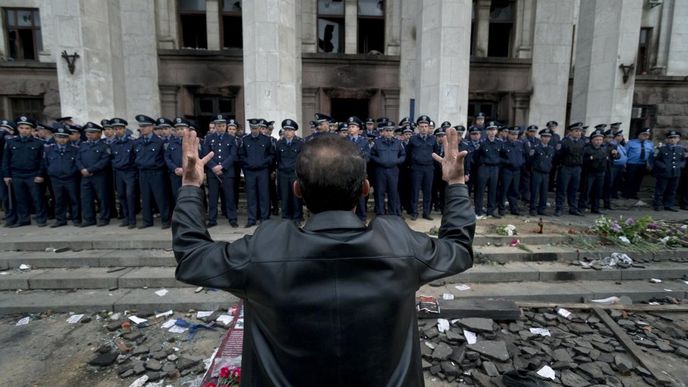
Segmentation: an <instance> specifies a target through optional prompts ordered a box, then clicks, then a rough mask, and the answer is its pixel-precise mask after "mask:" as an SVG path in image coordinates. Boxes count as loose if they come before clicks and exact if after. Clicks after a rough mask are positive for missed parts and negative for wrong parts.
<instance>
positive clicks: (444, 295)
mask: <svg viewBox="0 0 688 387" xmlns="http://www.w3.org/2000/svg"><path fill="white" fill-rule="evenodd" d="M442 299H443V300H453V299H454V295H453V294H451V293H442Z"/></svg>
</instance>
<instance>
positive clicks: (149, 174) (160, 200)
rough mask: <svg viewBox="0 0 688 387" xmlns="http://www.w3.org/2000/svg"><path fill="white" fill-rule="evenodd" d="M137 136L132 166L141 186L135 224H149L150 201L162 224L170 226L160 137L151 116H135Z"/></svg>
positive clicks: (164, 227) (145, 226)
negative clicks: (139, 217) (138, 220)
mask: <svg viewBox="0 0 688 387" xmlns="http://www.w3.org/2000/svg"><path fill="white" fill-rule="evenodd" d="M136 121H137V122H138V124H139V130H140V131H141V136H140V137H139V138H138V139H137V140H136V145H135V150H136V158H135V162H136V166H137V168H138V170H139V186H140V187H141V202H142V208H141V212H142V215H143V224H142V225H141V226H139V228H147V227H151V226H153V203H155V205H156V206H157V208H158V209H159V210H160V221H161V222H162V228H163V229H167V228H170V208H169V204H168V202H167V196H168V194H167V192H166V187H167V184H166V182H167V180H168V179H167V171H166V165H165V147H164V143H163V140H162V139H161V138H159V137H158V136H156V135H155V134H154V133H153V128H154V125H155V120H154V119H152V118H150V117H148V116H145V115H143V114H139V115H137V116H136Z"/></svg>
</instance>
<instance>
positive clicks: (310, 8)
mask: <svg viewBox="0 0 688 387" xmlns="http://www.w3.org/2000/svg"><path fill="white" fill-rule="evenodd" d="M298 4H299V5H300V7H301V10H300V11H299V12H298V14H300V15H301V50H302V52H309V53H310V52H318V34H317V31H318V0H301V1H299V2H298Z"/></svg>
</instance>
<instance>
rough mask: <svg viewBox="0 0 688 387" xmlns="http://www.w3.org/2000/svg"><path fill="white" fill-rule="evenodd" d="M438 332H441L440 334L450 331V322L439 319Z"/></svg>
mask: <svg viewBox="0 0 688 387" xmlns="http://www.w3.org/2000/svg"><path fill="white" fill-rule="evenodd" d="M437 330H438V331H440V333H443V332H446V331H448V330H449V320H447V319H445V318H438V319H437Z"/></svg>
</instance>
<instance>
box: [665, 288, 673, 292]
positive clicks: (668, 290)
mask: <svg viewBox="0 0 688 387" xmlns="http://www.w3.org/2000/svg"><path fill="white" fill-rule="evenodd" d="M664 291H665V292H673V290H671V289H664Z"/></svg>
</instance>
